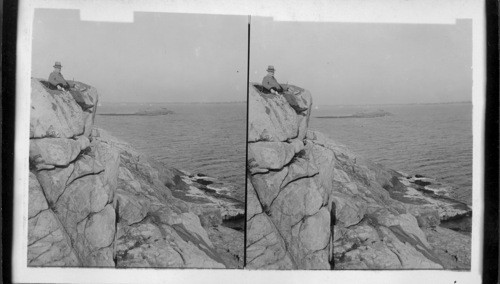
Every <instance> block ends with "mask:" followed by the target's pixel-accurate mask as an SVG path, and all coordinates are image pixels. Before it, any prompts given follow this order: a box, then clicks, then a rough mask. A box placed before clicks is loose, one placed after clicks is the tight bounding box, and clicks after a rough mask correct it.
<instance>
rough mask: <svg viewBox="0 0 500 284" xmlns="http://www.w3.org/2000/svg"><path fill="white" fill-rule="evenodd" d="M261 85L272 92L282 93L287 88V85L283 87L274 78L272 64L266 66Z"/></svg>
mask: <svg viewBox="0 0 500 284" xmlns="http://www.w3.org/2000/svg"><path fill="white" fill-rule="evenodd" d="M262 87H264V89H266V90H267V91H269V92H271V93H273V94H279V93H283V92H285V91H287V90H288V87H286V89H285V88H283V87H282V86H281V85H280V84H279V83H278V81H276V79H275V78H274V66H272V65H269V66H268V67H267V75H266V76H265V77H264V79H262Z"/></svg>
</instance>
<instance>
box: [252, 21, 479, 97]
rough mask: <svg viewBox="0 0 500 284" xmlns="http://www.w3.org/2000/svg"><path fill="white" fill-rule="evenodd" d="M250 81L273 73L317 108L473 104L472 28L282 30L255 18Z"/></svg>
mask: <svg viewBox="0 0 500 284" xmlns="http://www.w3.org/2000/svg"><path fill="white" fill-rule="evenodd" d="M250 44H251V48H250V51H251V54H250V81H254V82H261V80H262V77H263V76H265V74H266V69H267V65H274V67H275V68H276V73H275V77H276V79H277V80H278V82H280V83H286V82H287V81H288V82H289V83H291V84H295V85H298V86H301V87H304V88H306V89H309V90H310V91H311V93H312V95H313V101H314V104H316V105H322V104H331V105H338V104H382V103H429V102H450V101H470V100H471V96H472V95H471V93H472V21H471V20H459V21H457V24H455V25H435V24H365V23H312V22H275V21H273V20H272V19H270V18H262V17H253V18H252V25H251V40H250Z"/></svg>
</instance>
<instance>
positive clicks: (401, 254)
mask: <svg viewBox="0 0 500 284" xmlns="http://www.w3.org/2000/svg"><path fill="white" fill-rule="evenodd" d="M248 104H249V116H248V119H249V121H248V127H249V128H248V160H247V168H248V172H249V174H248V176H247V215H246V216H247V235H246V238H247V240H246V267H247V268H249V269H335V270H344V269H348V270H353V269H355V270H356V269H357V270H359V269H370V270H373V269H455V270H470V265H471V236H470V228H471V216H472V209H471V208H470V207H469V206H468V205H467V204H464V203H462V202H460V201H457V200H454V199H453V198H451V197H450V196H451V195H450V193H451V191H452V188H451V187H450V186H447V185H446V184H442V183H440V182H438V181H436V180H434V179H432V178H429V177H423V176H421V175H409V174H404V173H401V172H398V171H395V170H392V169H388V168H386V167H384V166H382V165H380V164H376V163H374V162H372V161H370V160H368V159H365V158H364V157H362V156H359V155H356V154H355V153H353V152H352V151H350V150H349V149H348V148H347V147H346V146H344V145H341V144H339V143H337V142H335V141H333V140H331V139H329V138H328V137H326V136H325V135H323V134H322V133H320V132H317V131H313V130H310V129H309V128H308V124H309V118H310V115H311V107H312V96H311V94H310V92H309V91H307V90H303V91H302V92H301V93H300V94H297V95H294V96H288V97H285V96H274V95H269V94H264V93H262V92H260V91H259V86H258V85H257V84H251V85H250V92H249V99H248Z"/></svg>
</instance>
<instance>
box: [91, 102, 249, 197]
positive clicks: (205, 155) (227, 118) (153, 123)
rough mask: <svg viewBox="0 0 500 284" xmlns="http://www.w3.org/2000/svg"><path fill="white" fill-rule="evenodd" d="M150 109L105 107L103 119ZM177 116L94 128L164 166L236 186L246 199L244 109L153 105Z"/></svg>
mask: <svg viewBox="0 0 500 284" xmlns="http://www.w3.org/2000/svg"><path fill="white" fill-rule="evenodd" d="M148 107H150V105H149V104H143V105H141V104H121V105H120V104H117V105H112V104H106V103H103V105H102V106H100V107H99V108H98V112H97V113H98V114H100V113H134V112H136V111H138V110H144V109H147V108H148ZM152 107H154V108H160V107H166V108H167V109H169V110H172V111H174V112H175V113H174V114H169V115H160V116H102V115H97V116H96V125H97V126H98V127H100V128H103V129H105V130H106V131H108V132H110V133H111V134H113V135H114V136H116V137H117V138H120V139H122V140H124V141H126V142H128V143H130V144H131V145H132V146H133V147H134V148H136V149H137V150H138V151H140V152H141V153H144V154H146V155H148V156H150V157H152V158H154V159H157V160H159V161H162V162H164V163H165V164H166V165H168V166H171V167H174V168H177V169H183V170H187V171H189V172H191V173H203V174H206V175H209V176H213V177H217V178H219V179H221V180H224V181H228V182H232V183H234V184H236V185H237V186H238V192H237V193H236V197H238V198H240V199H242V198H243V199H244V191H245V172H246V167H245V164H246V162H245V152H246V144H245V141H246V104H245V103H227V104H153V105H152Z"/></svg>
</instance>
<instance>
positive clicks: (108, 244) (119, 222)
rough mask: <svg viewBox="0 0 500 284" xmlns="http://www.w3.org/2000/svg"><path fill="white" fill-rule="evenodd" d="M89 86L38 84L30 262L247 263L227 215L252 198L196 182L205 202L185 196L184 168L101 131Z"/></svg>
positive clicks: (124, 264) (105, 264) (102, 264)
mask: <svg viewBox="0 0 500 284" xmlns="http://www.w3.org/2000/svg"><path fill="white" fill-rule="evenodd" d="M80 84H81V85H83V83H80ZM86 86H87V88H86V89H85V90H84V91H82V92H80V93H79V94H78V95H79V96H78V97H77V98H75V97H74V96H73V94H72V93H71V92H65V91H59V90H50V89H47V88H46V87H45V86H44V85H43V82H40V80H37V79H32V94H31V97H32V115H31V120H30V175H29V182H30V186H29V205H28V208H29V216H28V218H29V220H28V255H27V261H28V266H30V267H40V266H76V267H158V268H160V267H178V268H183V267H185V268H187V267H189V268H237V267H242V265H243V258H242V255H243V233H242V232H241V231H237V230H233V229H231V228H227V227H224V225H225V224H224V223H223V221H224V220H223V218H222V216H224V217H225V218H226V219H228V220H230V219H231V218H236V219H238V218H241V216H240V215H241V214H242V213H241V212H242V210H243V209H242V208H244V206H243V205H242V202H241V201H238V200H236V199H231V198H230V196H226V195H227V192H224V191H223V189H222V187H218V186H220V185H221V184H223V183H221V182H219V181H216V180H215V179H211V178H209V177H206V178H203V179H202V178H201V177H196V179H195V180H192V181H193V182H196V181H198V182H197V184H198V185H199V186H198V187H196V188H197V189H198V190H200V192H198V196H197V197H198V198H199V199H202V198H204V201H205V203H200V202H192V201H193V200H189V199H182V198H178V197H176V194H173V192H177V191H182V190H183V189H182V188H181V185H180V183H177V182H175V181H174V179H176V178H177V177H180V179H181V180H182V179H183V178H185V177H184V176H181V175H178V174H177V173H179V172H180V171H178V170H176V169H172V168H169V167H166V166H165V165H162V164H160V163H158V162H156V161H154V160H152V159H150V158H148V157H146V156H145V155H142V154H141V153H139V152H137V151H136V150H135V149H133V148H132V147H130V145H128V144H127V143H125V142H123V141H120V140H118V139H116V138H114V137H112V136H111V135H109V134H108V133H106V132H105V131H103V130H99V129H96V128H94V125H93V121H94V117H95V112H96V106H97V105H98V96H97V91H96V90H95V88H93V87H90V86H88V85H86ZM89 102H91V103H93V105H92V107H89ZM35 103H36V104H35ZM176 174H177V175H176ZM186 180H187V179H186ZM202 180H204V181H202ZM208 181H210V182H211V183H212V184H210V185H209V184H208ZM190 187H193V186H191V185H190ZM203 188H204V189H206V190H205V191H203V190H202V189H203ZM225 188H229V185H228V186H226V187H225ZM212 191H213V192H212ZM198 201H199V200H198ZM194 208H196V210H194ZM207 215H210V216H221V218H219V219H213V220H210V221H207V222H205V221H204V220H203V219H202V218H203V217H205V216H207ZM200 217H202V218H201V219H202V220H200ZM226 246H228V247H229V249H226V248H225V247H226ZM238 248H239V250H238Z"/></svg>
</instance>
